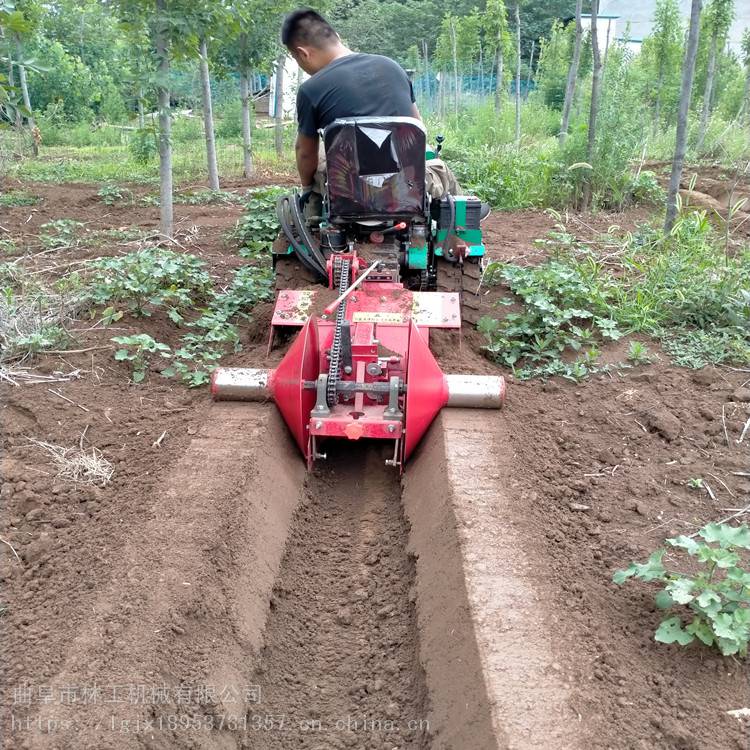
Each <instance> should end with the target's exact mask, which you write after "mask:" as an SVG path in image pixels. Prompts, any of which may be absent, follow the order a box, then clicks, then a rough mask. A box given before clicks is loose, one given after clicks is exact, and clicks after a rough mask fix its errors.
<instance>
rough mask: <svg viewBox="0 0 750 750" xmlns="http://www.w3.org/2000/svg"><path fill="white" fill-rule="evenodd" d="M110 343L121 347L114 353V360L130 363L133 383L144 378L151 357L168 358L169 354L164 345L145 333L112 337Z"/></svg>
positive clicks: (167, 348)
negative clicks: (112, 342)
mask: <svg viewBox="0 0 750 750" xmlns="http://www.w3.org/2000/svg"><path fill="white" fill-rule="evenodd" d="M112 341H114V343H115V344H120V346H121V347H122V348H121V349H118V350H117V351H116V352H115V359H116V360H118V361H119V362H131V363H132V368H133V376H132V377H133V382H134V383H140V382H142V381H143V379H144V378H145V377H146V370H147V369H148V363H149V358H150V356H151V355H158V356H160V357H169V356H170V353H171V352H170V349H169V347H168V346H167V345H166V344H161V343H159V342H158V341H155V340H154V339H153V338H152V337H151V336H149V335H148V334H145V333H138V334H135V335H133V336H114V337H113V338H112Z"/></svg>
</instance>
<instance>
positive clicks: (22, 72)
mask: <svg viewBox="0 0 750 750" xmlns="http://www.w3.org/2000/svg"><path fill="white" fill-rule="evenodd" d="M16 54H17V55H18V63H17V64H18V81H19V83H20V85H21V96H22V98H23V106H24V107H26V109H27V110H28V115H27V116H26V123H27V124H28V126H29V130H30V131H31V150H32V152H33V154H34V156H39V145H38V144H37V139H36V137H35V133H34V129H35V128H36V122H35V121H34V115H33V114H32V111H31V98H30V97H29V85H28V83H27V81H26V68H25V67H24V65H23V44H22V42H21V35H20V34H16Z"/></svg>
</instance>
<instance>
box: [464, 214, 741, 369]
mask: <svg viewBox="0 0 750 750" xmlns="http://www.w3.org/2000/svg"><path fill="white" fill-rule="evenodd" d="M604 241H605V242H606V243H607V246H608V257H616V258H617V263H614V262H612V261H610V262H609V263H608V264H607V265H604V264H602V263H601V262H600V261H599V260H597V254H596V253H595V252H594V251H592V250H591V249H590V248H588V247H587V246H585V245H584V244H583V243H579V242H577V241H576V239H575V237H573V236H572V235H571V234H570V233H569V232H567V230H566V228H565V227H564V226H562V225H560V226H559V227H558V231H557V232H555V233H554V235H553V237H552V239H551V240H550V241H549V242H548V244H549V245H551V246H552V247H553V248H554V249H555V251H556V254H555V257H553V258H552V259H550V260H549V261H547V262H545V263H543V264H542V265H540V266H537V267H531V268H529V267H518V266H514V265H510V264H506V265H503V264H500V263H494V264H490V266H489V267H488V269H487V271H486V273H485V277H484V283H486V284H505V285H507V286H508V288H509V289H510V291H511V292H513V294H514V298H513V301H514V302H516V303H520V304H522V305H523V307H522V310H521V311H520V312H516V311H515V309H514V310H513V311H512V312H511V313H509V314H507V315H503V316H499V317H498V318H495V317H494V316H492V317H486V318H484V319H482V320H481V321H480V324H479V329H480V331H482V333H484V335H485V337H486V339H487V345H486V349H487V351H488V352H489V354H490V356H491V357H492V358H493V359H495V360H496V361H498V362H499V363H501V364H504V365H506V366H508V367H511V368H513V370H514V372H515V373H516V374H517V375H518V377H522V378H527V377H535V376H539V375H542V376H547V375H553V374H560V375H563V376H566V377H572V378H579V377H582V376H585V375H587V374H589V373H590V372H591V371H593V370H594V369H595V367H596V365H595V359H596V357H595V355H596V354H597V351H598V350H597V346H598V342H599V341H601V340H603V339H607V338H610V339H615V338H618V337H619V336H620V335H622V334H623V333H631V332H634V333H643V334H647V335H649V336H653V337H654V338H657V339H659V340H660V341H661V342H662V344H663V347H664V350H665V351H666V353H667V354H669V355H670V356H671V357H672V358H673V361H674V362H675V363H676V364H679V365H682V366H688V367H702V366H704V365H705V364H708V363H737V364H748V363H750V254H749V252H748V251H745V252H744V254H741V255H739V256H737V257H731V256H727V255H726V254H724V253H723V252H722V251H721V250H720V249H719V248H720V243H719V242H718V238H717V236H716V234H715V232H714V230H713V229H712V227H711V224H710V222H709V221H708V220H707V218H706V214H705V212H688V211H685V212H683V213H682V214H681V215H680V217H679V218H678V221H677V222H676V223H675V227H674V230H673V232H672V234H671V235H670V236H669V237H664V236H662V234H661V233H660V232H658V231H657V230H654V229H652V228H650V227H648V226H644V227H641V228H640V230H639V231H638V232H637V233H635V234H626V235H625V236H624V237H622V238H617V237H616V236H614V235H607V236H606V238H605V240H604ZM506 304H507V302H506ZM633 346H637V344H635V342H633V343H631V347H633ZM582 351H583V352H584V356H583V357H582V356H581V355H580V352H582ZM634 353H635V354H636V355H637V357H638V359H641V358H642V356H643V355H644V354H645V352H640V354H639V350H638V349H636V350H635V352H634V350H633V349H632V348H631V357H630V358H631V359H633V357H632V355H633V354H634ZM574 357H577V358H575V359H574Z"/></svg>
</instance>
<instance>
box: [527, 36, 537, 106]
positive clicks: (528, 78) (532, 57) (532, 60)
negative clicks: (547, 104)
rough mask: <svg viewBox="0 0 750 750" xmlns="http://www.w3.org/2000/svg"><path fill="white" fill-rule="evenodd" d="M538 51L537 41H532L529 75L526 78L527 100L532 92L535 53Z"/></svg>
mask: <svg viewBox="0 0 750 750" xmlns="http://www.w3.org/2000/svg"><path fill="white" fill-rule="evenodd" d="M535 50H536V39H532V40H531V54H530V55H529V73H528V75H527V76H526V98H527V99H528V96H529V91H531V73H532V71H533V70H534V51H535Z"/></svg>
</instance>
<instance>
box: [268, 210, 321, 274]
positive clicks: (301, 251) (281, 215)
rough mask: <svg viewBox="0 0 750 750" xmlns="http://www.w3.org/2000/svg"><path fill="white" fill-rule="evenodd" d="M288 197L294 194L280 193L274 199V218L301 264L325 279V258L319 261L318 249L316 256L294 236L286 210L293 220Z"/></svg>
mask: <svg viewBox="0 0 750 750" xmlns="http://www.w3.org/2000/svg"><path fill="white" fill-rule="evenodd" d="M290 199H291V200H294V196H290V195H281V196H279V199H278V200H277V201H276V218H277V219H278V220H279V224H280V225H281V230H282V231H283V232H284V234H285V235H286V238H287V239H288V240H289V242H290V244H291V246H292V248H293V249H294V252H295V255H296V256H297V257H298V258H299V260H300V262H301V263H302V265H303V266H305V268H307V269H308V270H309V271H312V272H313V273H314V274H316V275H318V276H320V277H321V278H322V279H326V278H327V277H328V273H327V271H326V264H325V259H324V258H323V262H322V263H321V262H320V258H322V256H321V255H320V251H318V256H320V258H319V257H316V256H315V255H312V254H311V252H310V251H309V250H308V249H307V248H306V247H305V246H304V245H303V244H302V243H300V242H299V240H298V239H297V238H296V237H295V234H294V230H293V229H292V225H291V224H290V223H289V218H288V217H287V210H289V213H290V214H291V217H292V220H294V214H293V212H292V211H291V208H290V206H289V201H290ZM295 225H296V222H295ZM303 237H304V234H303Z"/></svg>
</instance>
